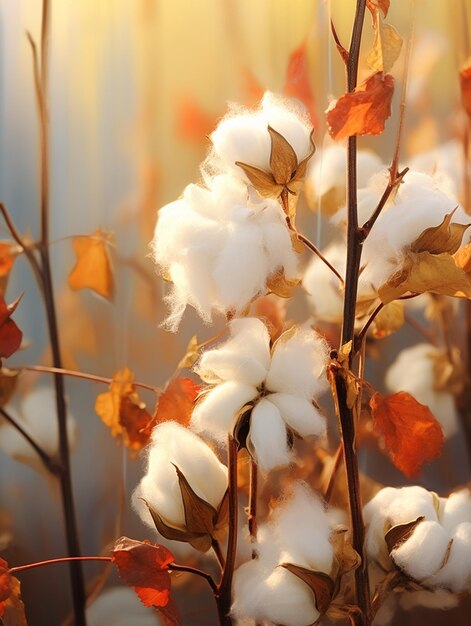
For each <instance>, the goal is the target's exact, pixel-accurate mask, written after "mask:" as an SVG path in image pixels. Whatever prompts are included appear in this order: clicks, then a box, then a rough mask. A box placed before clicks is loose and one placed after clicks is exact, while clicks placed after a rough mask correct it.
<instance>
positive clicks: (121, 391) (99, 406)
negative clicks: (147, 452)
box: [95, 367, 152, 450]
mask: <svg viewBox="0 0 471 626" xmlns="http://www.w3.org/2000/svg"><path fill="white" fill-rule="evenodd" d="M95 411H96V413H97V415H98V416H99V417H101V419H102V420H103V423H104V424H105V425H106V426H108V427H109V428H110V429H111V434H112V435H113V437H118V438H119V439H121V440H122V441H123V443H124V444H125V445H126V446H127V447H128V448H130V449H132V450H140V449H141V448H143V447H144V446H145V445H147V443H148V441H149V437H150V430H149V428H148V425H149V423H150V422H151V420H152V417H151V415H150V413H148V411H147V410H146V408H145V405H144V404H143V403H142V402H141V401H140V399H139V395H138V393H137V392H136V390H135V386H134V374H133V373H132V372H131V370H130V369H128V368H127V367H125V368H124V369H122V370H120V371H119V372H116V374H115V375H114V376H113V380H112V382H111V385H110V390H109V391H105V392H104V393H101V394H100V395H99V396H98V397H97V399H96V401H95Z"/></svg>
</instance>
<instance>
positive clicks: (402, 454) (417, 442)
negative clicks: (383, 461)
mask: <svg viewBox="0 0 471 626" xmlns="http://www.w3.org/2000/svg"><path fill="white" fill-rule="evenodd" d="M370 407H371V411H372V417H373V423H374V429H375V433H376V434H377V435H378V436H379V437H381V438H382V439H383V440H384V448H385V450H386V452H387V454H388V456H389V457H390V459H391V461H392V462H393V463H394V465H395V466H396V467H397V468H398V469H400V470H401V472H402V473H403V474H405V475H406V476H407V477H408V478H413V477H415V476H417V474H418V473H419V471H420V469H421V467H422V465H423V464H424V463H426V462H427V461H431V460H432V459H434V458H436V457H437V456H439V455H440V454H441V451H442V448H443V431H442V428H441V426H440V424H439V423H438V422H437V420H436V419H435V417H434V416H433V415H432V413H431V411H430V409H429V408H428V407H427V406H425V405H424V404H420V402H417V400H416V399H415V398H414V397H413V396H411V395H410V393H406V392H405V391H400V392H399V393H394V394H392V395H391V396H383V395H382V394H380V393H375V394H374V395H373V397H372V398H371V400H370Z"/></svg>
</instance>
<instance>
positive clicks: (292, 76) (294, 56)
mask: <svg viewBox="0 0 471 626" xmlns="http://www.w3.org/2000/svg"><path fill="white" fill-rule="evenodd" d="M283 93H285V94H286V95H287V96H291V97H293V98H298V100H301V102H303V103H304V104H305V105H306V107H307V109H308V111H309V114H310V117H311V120H312V122H313V123H315V120H316V106H315V101H314V94H313V92H312V87H311V83H310V81H309V67H308V57H307V44H306V41H303V43H302V44H301V45H300V46H298V47H297V48H296V49H295V50H293V52H292V53H291V54H290V57H289V59H288V66H287V68H286V81H285V86H284V87H283Z"/></svg>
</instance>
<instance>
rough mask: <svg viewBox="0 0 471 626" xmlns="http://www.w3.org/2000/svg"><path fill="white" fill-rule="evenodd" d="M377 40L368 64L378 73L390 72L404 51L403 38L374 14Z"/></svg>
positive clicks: (376, 13)
mask: <svg viewBox="0 0 471 626" xmlns="http://www.w3.org/2000/svg"><path fill="white" fill-rule="evenodd" d="M373 26H374V29H375V38H374V41H373V48H372V49H371V51H370V53H369V54H368V56H367V57H366V62H367V63H368V65H369V66H370V67H371V69H373V70H375V71H376V72H389V71H390V70H391V68H392V66H393V65H394V63H395V62H396V61H397V59H398V58H399V55H400V54H401V50H402V43H403V42H402V37H401V35H400V34H399V33H398V32H397V30H396V29H395V28H394V27H393V26H391V25H390V24H385V23H384V22H383V20H382V19H381V17H380V15H379V13H378V12H377V11H376V12H375V13H374V14H373Z"/></svg>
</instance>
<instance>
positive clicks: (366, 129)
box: [326, 72, 394, 140]
mask: <svg viewBox="0 0 471 626" xmlns="http://www.w3.org/2000/svg"><path fill="white" fill-rule="evenodd" d="M393 92H394V78H393V77H392V76H391V75H389V74H383V73H382V72H376V73H375V74H372V75H371V76H370V77H369V78H367V79H366V80H365V81H364V82H363V83H362V84H361V85H359V86H358V87H357V88H356V89H355V91H353V92H351V93H346V94H344V95H343V96H341V97H340V98H339V99H338V100H335V101H333V102H332V103H331V104H330V106H329V108H328V109H327V111H326V117H327V125H328V128H329V133H330V135H331V136H332V137H333V139H336V140H338V139H344V138H345V137H352V136H354V135H378V134H380V133H382V132H383V130H384V124H385V121H386V119H387V118H388V117H389V116H390V115H391V100H392V96H393Z"/></svg>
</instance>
